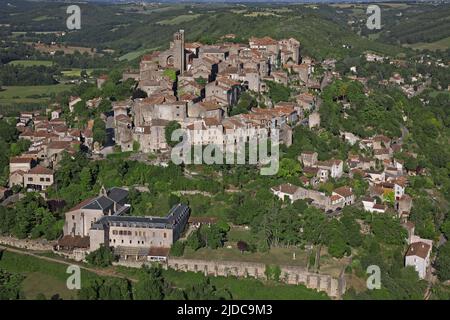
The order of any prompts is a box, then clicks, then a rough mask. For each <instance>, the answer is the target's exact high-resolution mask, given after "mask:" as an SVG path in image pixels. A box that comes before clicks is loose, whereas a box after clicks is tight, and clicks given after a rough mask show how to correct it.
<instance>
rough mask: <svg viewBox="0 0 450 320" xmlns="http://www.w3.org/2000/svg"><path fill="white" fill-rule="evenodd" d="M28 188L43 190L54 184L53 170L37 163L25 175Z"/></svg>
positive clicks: (24, 179) (24, 180)
mask: <svg viewBox="0 0 450 320" xmlns="http://www.w3.org/2000/svg"><path fill="white" fill-rule="evenodd" d="M23 183H24V187H25V188H26V189H32V190H35V191H43V190H46V189H47V188H48V187H50V186H51V185H53V170H51V169H47V168H45V167H43V166H40V165H37V166H35V167H34V168H32V169H31V170H29V171H28V172H26V173H25V174H24V176H23Z"/></svg>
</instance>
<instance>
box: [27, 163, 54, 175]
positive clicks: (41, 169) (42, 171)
mask: <svg viewBox="0 0 450 320" xmlns="http://www.w3.org/2000/svg"><path fill="white" fill-rule="evenodd" d="M27 174H53V170H50V169H48V168H45V167H43V166H40V165H37V166H36V167H34V168H32V169H31V170H29V171H28V172H27Z"/></svg>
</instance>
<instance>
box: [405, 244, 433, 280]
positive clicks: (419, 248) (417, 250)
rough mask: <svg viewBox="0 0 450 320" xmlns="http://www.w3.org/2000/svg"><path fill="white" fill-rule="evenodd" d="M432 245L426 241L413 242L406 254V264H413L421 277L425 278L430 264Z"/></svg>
mask: <svg viewBox="0 0 450 320" xmlns="http://www.w3.org/2000/svg"><path fill="white" fill-rule="evenodd" d="M430 253H431V246H430V245H429V244H428V243H425V242H422V241H420V242H415V243H412V244H411V245H410V246H409V248H408V251H407V252H406V256H405V266H413V267H414V269H415V270H416V271H417V273H418V274H419V278H421V279H424V278H425V276H426V274H427V269H428V267H429V266H430Z"/></svg>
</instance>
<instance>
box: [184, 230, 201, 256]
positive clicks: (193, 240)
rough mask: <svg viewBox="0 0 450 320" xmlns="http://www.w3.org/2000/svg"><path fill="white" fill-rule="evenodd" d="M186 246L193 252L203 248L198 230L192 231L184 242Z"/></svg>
mask: <svg viewBox="0 0 450 320" xmlns="http://www.w3.org/2000/svg"><path fill="white" fill-rule="evenodd" d="M186 245H187V246H188V247H189V248H191V249H192V250H194V251H197V250H198V249H200V248H203V247H204V246H205V242H204V241H203V238H202V236H201V234H200V230H195V231H193V232H192V233H191V234H190V235H189V237H188V238H187V240H186Z"/></svg>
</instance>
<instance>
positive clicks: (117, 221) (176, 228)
mask: <svg viewBox="0 0 450 320" xmlns="http://www.w3.org/2000/svg"><path fill="white" fill-rule="evenodd" d="M189 214H190V210H189V207H187V206H186V205H183V204H177V205H175V206H174V207H173V208H172V209H171V210H170V211H169V214H168V215H167V216H166V217H130V216H120V215H114V216H104V217H102V218H101V219H100V220H98V221H97V222H96V223H95V224H94V225H93V226H92V228H91V229H90V231H89V235H90V249H91V250H96V249H98V248H99V247H100V245H105V246H110V247H113V248H119V247H135V248H136V247H137V248H147V249H150V248H152V247H155V248H170V247H171V246H172V244H173V243H174V242H175V241H177V240H178V239H179V238H180V235H181V233H182V232H183V230H184V228H185V226H186V224H187V221H188V219H189Z"/></svg>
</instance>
